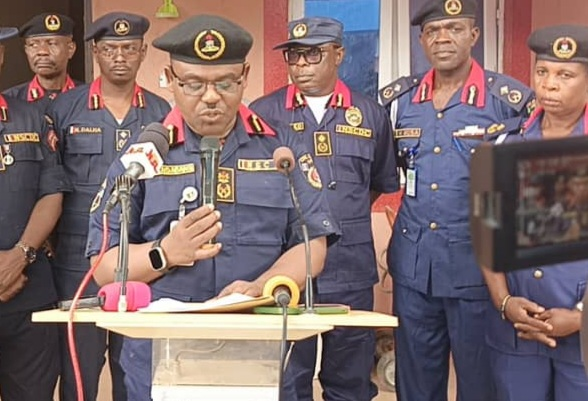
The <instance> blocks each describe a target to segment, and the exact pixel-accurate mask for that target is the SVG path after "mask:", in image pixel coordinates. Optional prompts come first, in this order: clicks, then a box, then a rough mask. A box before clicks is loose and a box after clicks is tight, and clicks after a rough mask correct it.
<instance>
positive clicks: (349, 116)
mask: <svg viewBox="0 0 588 401" xmlns="http://www.w3.org/2000/svg"><path fill="white" fill-rule="evenodd" d="M345 121H347V124H349V125H351V126H352V127H359V126H360V125H361V122H362V121H363V116H362V115H361V110H359V109H358V108H357V107H355V106H351V107H349V108H348V109H347V110H345Z"/></svg>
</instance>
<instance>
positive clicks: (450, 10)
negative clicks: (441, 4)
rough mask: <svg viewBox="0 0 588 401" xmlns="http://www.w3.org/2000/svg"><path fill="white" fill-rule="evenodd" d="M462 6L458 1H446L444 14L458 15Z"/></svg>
mask: <svg viewBox="0 0 588 401" xmlns="http://www.w3.org/2000/svg"><path fill="white" fill-rule="evenodd" d="M461 9H462V5H461V1H459V0H446V1H445V12H446V13H447V15H459V14H460V13H461Z"/></svg>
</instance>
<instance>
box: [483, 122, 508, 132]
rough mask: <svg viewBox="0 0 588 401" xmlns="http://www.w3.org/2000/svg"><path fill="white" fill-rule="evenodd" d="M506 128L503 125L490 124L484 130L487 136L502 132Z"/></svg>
mask: <svg viewBox="0 0 588 401" xmlns="http://www.w3.org/2000/svg"><path fill="white" fill-rule="evenodd" d="M504 128H506V126H505V125H504V124H492V125H491V126H489V127H488V128H487V129H486V133H487V134H488V135H494V134H497V133H499V132H500V131H502V130H503V129H504Z"/></svg>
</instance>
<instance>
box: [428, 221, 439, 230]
mask: <svg viewBox="0 0 588 401" xmlns="http://www.w3.org/2000/svg"><path fill="white" fill-rule="evenodd" d="M429 228H430V229H431V230H436V229H437V223H435V222H434V221H433V222H432V223H431V224H429Z"/></svg>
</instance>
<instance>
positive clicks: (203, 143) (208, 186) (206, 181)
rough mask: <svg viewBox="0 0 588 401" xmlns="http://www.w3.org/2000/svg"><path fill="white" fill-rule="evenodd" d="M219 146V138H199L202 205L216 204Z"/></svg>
mask: <svg viewBox="0 0 588 401" xmlns="http://www.w3.org/2000/svg"><path fill="white" fill-rule="evenodd" d="M220 147H221V144H220V139H219V138H216V137H209V136H205V137H202V139H201V140H200V162H201V165H202V173H201V183H202V189H201V192H202V205H212V206H216V194H217V185H218V164H219V156H220ZM215 242H216V240H215V239H214V238H213V239H211V240H210V241H208V244H214V243H215Z"/></svg>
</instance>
